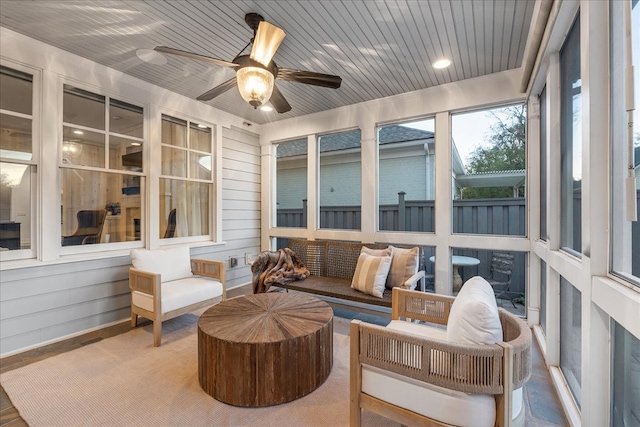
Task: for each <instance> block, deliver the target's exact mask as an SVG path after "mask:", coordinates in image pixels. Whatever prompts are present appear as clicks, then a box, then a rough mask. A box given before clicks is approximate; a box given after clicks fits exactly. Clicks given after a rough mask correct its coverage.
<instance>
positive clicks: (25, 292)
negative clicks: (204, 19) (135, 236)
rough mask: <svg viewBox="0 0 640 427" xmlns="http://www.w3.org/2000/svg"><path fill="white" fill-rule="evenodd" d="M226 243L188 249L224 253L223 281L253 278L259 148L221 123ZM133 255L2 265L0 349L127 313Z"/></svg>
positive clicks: (120, 317)
mask: <svg viewBox="0 0 640 427" xmlns="http://www.w3.org/2000/svg"><path fill="white" fill-rule="evenodd" d="M222 168H223V170H222V238H221V239H219V240H221V241H224V242H225V244H224V245H215V246H203V247H197V248H193V249H192V250H191V254H192V256H198V257H203V258H207V259H216V260H228V258H229V257H230V256H237V257H238V258H239V264H238V267H235V268H228V269H227V287H228V289H229V288H233V287H236V286H240V285H242V284H246V283H248V282H250V281H251V271H250V266H248V265H244V254H245V253H251V254H252V255H254V256H255V255H256V254H257V253H259V251H260V147H259V140H258V137H257V135H255V134H251V133H248V132H246V131H243V130H241V129H235V128H231V129H224V130H223V140H222ZM130 264H131V260H130V257H129V256H128V255H127V256H115V257H109V254H108V253H105V254H102V255H101V259H97V260H85V261H78V262H63V263H46V264H42V265H39V266H35V267H28V268H20V269H9V270H3V271H2V273H1V275H2V280H1V281H0V354H1V355H7V354H10V353H15V352H18V351H20V350H21V349H27V348H31V347H36V346H40V345H42V344H44V343H47V342H51V341H56V340H60V339H62V338H64V337H68V336H72V335H76V334H79V333H82V332H85V331H89V330H91V329H95V328H100V327H104V326H105V325H108V324H110V323H114V322H120V321H127V320H128V319H129V317H130V309H129V306H130V293H129V283H128V282H129V280H128V279H129V278H128V270H129V266H130Z"/></svg>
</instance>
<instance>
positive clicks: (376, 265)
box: [351, 252, 391, 298]
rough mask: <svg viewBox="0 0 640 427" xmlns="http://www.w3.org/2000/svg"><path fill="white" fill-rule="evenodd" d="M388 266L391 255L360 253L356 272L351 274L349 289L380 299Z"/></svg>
mask: <svg viewBox="0 0 640 427" xmlns="http://www.w3.org/2000/svg"><path fill="white" fill-rule="evenodd" d="M390 266H391V255H387V256H373V255H369V254H367V253H364V252H361V253H360V256H359V257H358V264H357V265H356V271H355V273H353V279H352V280H351V287H352V288H353V289H356V290H358V291H360V292H364V293H365V294H369V295H373V296H376V297H378V298H382V294H383V292H384V284H385V282H386V280H387V274H388V273H389V267H390Z"/></svg>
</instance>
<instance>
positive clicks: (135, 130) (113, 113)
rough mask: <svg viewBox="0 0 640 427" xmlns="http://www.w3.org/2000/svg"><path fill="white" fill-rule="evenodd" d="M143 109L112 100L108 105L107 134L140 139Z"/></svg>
mask: <svg viewBox="0 0 640 427" xmlns="http://www.w3.org/2000/svg"><path fill="white" fill-rule="evenodd" d="M142 112H143V109H142V107H138V106H135V105H131V104H127V103H126V102H122V101H116V100H115V99H112V100H111V101H110V105H109V132H113V133H119V134H122V135H129V136H133V137H136V138H142V129H143V127H142V123H143V115H142Z"/></svg>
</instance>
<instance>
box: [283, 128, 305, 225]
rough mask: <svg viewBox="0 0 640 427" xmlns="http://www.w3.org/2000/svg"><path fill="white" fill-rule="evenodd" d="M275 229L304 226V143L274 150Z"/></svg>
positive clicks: (302, 140) (299, 141)
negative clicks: (276, 227)
mask: <svg viewBox="0 0 640 427" xmlns="http://www.w3.org/2000/svg"><path fill="white" fill-rule="evenodd" d="M276 203H277V221H276V225H277V226H278V227H302V228H305V227H306V226H307V139H306V138H305V139H300V140H297V141H287V142H281V143H279V144H278V147H277V148H276Z"/></svg>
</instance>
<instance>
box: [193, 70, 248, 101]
mask: <svg viewBox="0 0 640 427" xmlns="http://www.w3.org/2000/svg"><path fill="white" fill-rule="evenodd" d="M237 84H238V80H237V79H236V77H235V76H234V77H233V78H230V79H229V80H227V81H226V82H224V83H220V84H219V85H218V86H216V87H214V88H213V89H211V90H209V91H207V92H205V93H203V94H202V95H200V96H199V97H197V98H196V99H197V100H198V101H209V100H211V99H213V98H215V97H216V96H218V95H222V94H223V93H225V92H226V91H228V90H229V89H231V88H232V87H236V85H237Z"/></svg>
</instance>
